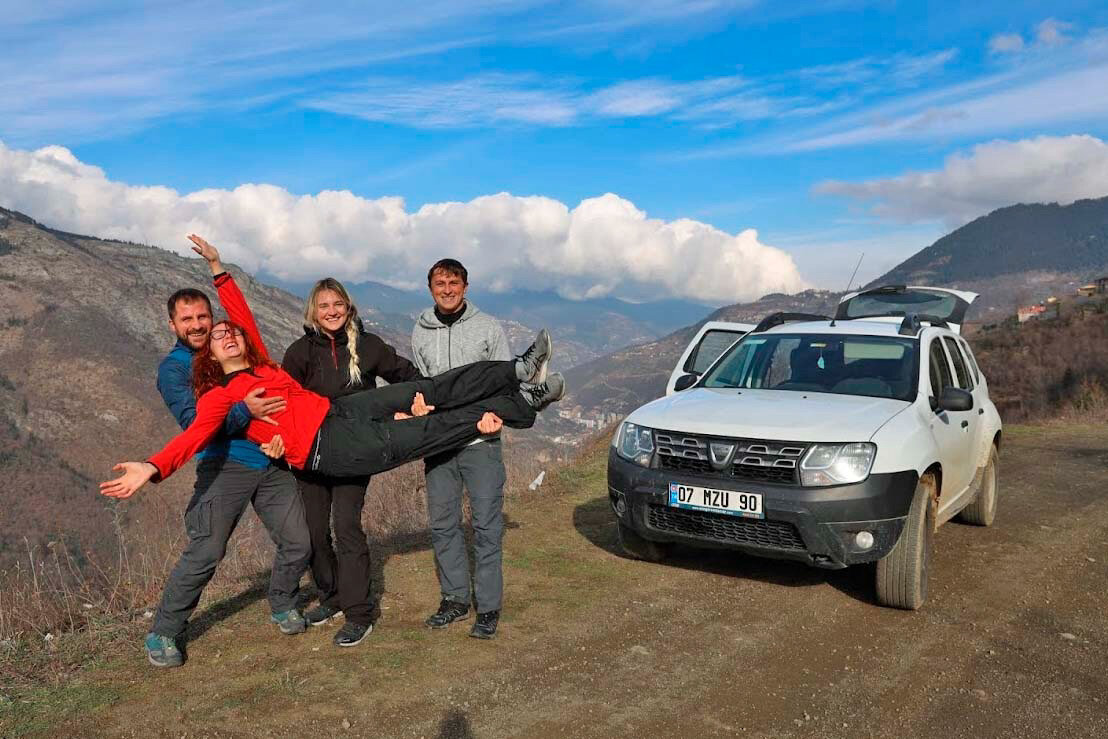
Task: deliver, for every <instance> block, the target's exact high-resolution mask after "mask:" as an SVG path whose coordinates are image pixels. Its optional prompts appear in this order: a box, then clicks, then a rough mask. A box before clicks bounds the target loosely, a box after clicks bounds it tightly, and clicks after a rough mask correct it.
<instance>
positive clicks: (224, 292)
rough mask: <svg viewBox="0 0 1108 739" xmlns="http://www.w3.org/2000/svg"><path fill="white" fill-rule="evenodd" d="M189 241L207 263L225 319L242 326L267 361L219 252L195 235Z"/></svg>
mask: <svg viewBox="0 0 1108 739" xmlns="http://www.w3.org/2000/svg"><path fill="white" fill-rule="evenodd" d="M189 241H191V242H192V243H193V244H194V246H193V247H192V250H193V251H194V252H196V253H197V254H199V255H200V256H202V257H204V259H206V260H207V261H208V268H209V269H211V271H212V279H213V281H214V282H215V287H216V290H217V291H218V292H219V302H220V303H221V304H222V305H223V309H224V310H225V311H227V317H228V318H230V319H231V320H232V321H234V322H235V323H237V324H239V325H240V326H242V327H243V329H244V330H245V331H246V333H247V334H249V335H250V340H251V341H252V342H253V343H254V346H256V347H258V350H259V351H260V352H261V353H262V355H263V356H264V357H265V358H266V359H269V351H268V350H267V349H266V348H265V342H264V341H262V334H261V332H260V331H258V324H257V323H256V322H255V321H254V314H253V313H252V312H251V311H250V305H249V304H247V302H246V298H245V297H244V296H243V294H242V291H241V290H239V286H238V285H237V284H235V280H234V278H233V277H231V274H230V273H229V272H227V270H225V269H223V263H222V262H221V261H220V260H219V251H218V250H217V249H216V248H215V247H214V246H212V245H211V244H209V243H208V242H207V241H205V240H204V239H202V238H200V237H199V236H197V235H196V234H189Z"/></svg>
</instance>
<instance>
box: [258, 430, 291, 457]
mask: <svg viewBox="0 0 1108 739" xmlns="http://www.w3.org/2000/svg"><path fill="white" fill-rule="evenodd" d="M261 450H262V452H263V453H264V454H265V456H267V457H272V458H273V459H280V458H281V457H283V456H285V440H284V439H282V438H281V435H280V434H274V435H273V438H272V439H270V440H269V441H267V442H266V443H264V444H262V445H261Z"/></svg>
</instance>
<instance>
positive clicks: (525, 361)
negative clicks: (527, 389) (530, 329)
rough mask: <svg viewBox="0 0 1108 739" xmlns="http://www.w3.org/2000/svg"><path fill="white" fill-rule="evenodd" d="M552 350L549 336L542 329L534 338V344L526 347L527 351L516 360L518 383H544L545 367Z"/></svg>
mask: <svg viewBox="0 0 1108 739" xmlns="http://www.w3.org/2000/svg"><path fill="white" fill-rule="evenodd" d="M552 350H553V345H552V344H551V342H550V334H549V333H547V331H546V329H545V328H544V329H543V330H542V331H539V333H538V335H537V336H536V337H535V343H534V344H532V345H531V346H529V347H527V351H525V352H523V354H520V355H519V358H518V359H517V360H516V378H517V379H518V380H519V381H520V382H531V383H535V384H538V383H543V382H546V367H547V365H548V364H549V363H550V352H551V351H552Z"/></svg>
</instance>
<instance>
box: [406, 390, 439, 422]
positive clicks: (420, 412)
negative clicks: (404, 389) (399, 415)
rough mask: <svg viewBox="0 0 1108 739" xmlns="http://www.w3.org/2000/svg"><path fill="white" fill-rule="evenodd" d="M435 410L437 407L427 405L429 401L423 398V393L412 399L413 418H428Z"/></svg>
mask: <svg viewBox="0 0 1108 739" xmlns="http://www.w3.org/2000/svg"><path fill="white" fill-rule="evenodd" d="M433 410H435V406H433V405H427V401H426V400H424V398H423V393H416V394H415V397H414V398H412V415H413V416H426V415H427V414H428V413H430V412H431V411H433Z"/></svg>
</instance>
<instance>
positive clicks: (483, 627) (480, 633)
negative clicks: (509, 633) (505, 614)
mask: <svg viewBox="0 0 1108 739" xmlns="http://www.w3.org/2000/svg"><path fill="white" fill-rule="evenodd" d="M498 623H500V611H488V612H487V613H478V614H477V620H476V621H475V622H474V624H473V628H472V629H470V630H469V635H470V636H472V637H473V638H474V639H492V638H493V637H495V636H496V625H497V624H498Z"/></svg>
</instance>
